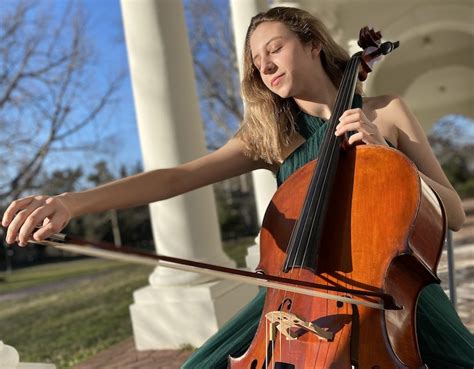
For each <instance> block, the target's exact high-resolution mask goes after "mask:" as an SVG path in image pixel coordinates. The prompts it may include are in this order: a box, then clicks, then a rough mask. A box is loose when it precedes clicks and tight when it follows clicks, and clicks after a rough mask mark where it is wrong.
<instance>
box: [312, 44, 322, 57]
mask: <svg viewBox="0 0 474 369" xmlns="http://www.w3.org/2000/svg"><path fill="white" fill-rule="evenodd" d="M322 47H323V44H322V43H321V42H317V41H313V42H312V48H311V53H312V54H313V55H314V56H317V55H319V53H320V52H321V49H322Z"/></svg>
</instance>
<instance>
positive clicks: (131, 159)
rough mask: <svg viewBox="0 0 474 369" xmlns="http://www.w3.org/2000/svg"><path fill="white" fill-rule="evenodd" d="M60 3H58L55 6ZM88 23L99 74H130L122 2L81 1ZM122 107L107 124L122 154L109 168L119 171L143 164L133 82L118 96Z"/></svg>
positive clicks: (109, 0) (112, 161) (113, 158)
mask: <svg viewBox="0 0 474 369" xmlns="http://www.w3.org/2000/svg"><path fill="white" fill-rule="evenodd" d="M58 2H60V1H59V0H56V3H58ZM81 2H82V3H83V5H84V7H85V9H86V11H87V14H88V15H89V16H90V19H89V22H90V23H89V28H88V30H89V36H92V37H93V42H94V44H95V49H96V52H97V53H98V57H99V63H100V64H99V70H101V71H103V73H107V72H108V71H109V68H112V69H113V70H122V69H124V68H126V69H127V71H128V61H127V52H126V46H125V41H124V35H123V28H122V16H121V12H120V2H119V0H100V1H98V0H81ZM119 96H120V99H121V103H120V104H119V106H118V107H117V109H116V110H115V112H114V115H113V116H112V117H111V118H110V120H109V121H108V122H107V129H108V130H110V133H111V134H116V135H117V136H118V139H119V142H118V143H119V147H120V150H118V151H117V153H116V155H114V156H113V157H112V158H109V160H110V168H111V169H113V170H118V168H119V167H120V165H121V164H126V165H132V164H135V163H136V162H137V161H141V153H140V146H139V141H138V132H137V125H136V118H135V110H134V106H133V96H132V89H131V81H130V78H129V76H128V74H127V77H126V79H125V81H124V83H123V85H122V88H121V90H120V92H119Z"/></svg>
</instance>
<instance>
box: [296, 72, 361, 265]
mask: <svg viewBox="0 0 474 369" xmlns="http://www.w3.org/2000/svg"><path fill="white" fill-rule="evenodd" d="M356 66H357V64H356V63H351V64H350V65H349V68H350V69H351V70H350V71H349V72H348V74H347V75H348V76H350V75H351V74H352V73H353V69H355V67H356ZM346 80H347V82H346V81H343V82H346V83H345V84H349V87H350V88H346V87H345V86H344V87H342V88H343V90H342V91H343V96H344V94H345V95H346V96H344V97H343V98H341V99H340V100H342V101H345V100H347V99H348V98H349V96H350V94H351V90H352V87H353V86H354V83H353V81H351V79H350V78H349V77H347V78H346ZM351 82H352V83H351ZM338 100H339V99H338ZM341 105H342V103H338V106H337V107H336V111H337V115H336V116H337V117H338V118H339V117H340V115H342V112H341V110H344V108H345V107H344V106H342V107H341ZM332 125H334V122H333V124H332ZM332 128H333V127H332V126H329V127H328V128H327V132H326V133H327V134H329V135H330V142H329V144H328V145H325V149H326V151H325V153H324V154H325V155H329V160H324V164H326V165H327V166H328V165H329V164H330V163H331V162H332V159H333V157H334V155H335V152H336V150H340V145H337V139H338V137H336V136H335V135H334V134H333V132H332V131H333V129H332ZM334 141H336V142H334ZM331 149H332V151H329V150H331ZM328 152H329V154H328ZM321 157H322V156H321ZM330 169H331V168H330V167H329V166H328V167H327V168H326V169H325V170H324V168H323V171H322V173H323V175H324V177H323V179H322V180H321V181H322V183H323V186H321V187H320V189H321V190H320V191H319V193H317V194H316V196H314V194H313V196H311V198H310V204H311V205H310V206H311V207H313V204H314V202H315V201H316V207H318V205H319V204H321V205H319V211H316V209H315V211H314V212H315V213H316V214H320V210H321V206H322V196H323V195H325V194H327V192H326V191H322V189H323V188H325V187H326V184H327V181H328V175H329V171H330ZM332 170H336V168H332ZM315 187H316V186H315ZM315 191H316V188H314V190H313V192H315ZM311 207H310V209H311ZM307 219H309V217H308V218H307ZM315 220H316V218H313V219H312V222H311V224H310V229H309V234H310V235H311V234H312V233H313V232H314V231H313V229H314V226H315V224H316V222H315ZM311 238H312V237H306V244H305V246H304V254H303V260H305V258H306V255H307V252H308V250H309V248H310V246H311V245H310V244H309V241H310V239H311Z"/></svg>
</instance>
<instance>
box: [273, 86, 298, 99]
mask: <svg viewBox="0 0 474 369" xmlns="http://www.w3.org/2000/svg"><path fill="white" fill-rule="evenodd" d="M273 93H274V94H276V95H278V96H280V97H281V98H282V99H287V98H289V97H293V95H292V94H291V93H290V91H289V90H288V89H286V88H282V89H280V90H278V91H273Z"/></svg>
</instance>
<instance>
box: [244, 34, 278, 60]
mask: <svg viewBox="0 0 474 369" xmlns="http://www.w3.org/2000/svg"><path fill="white" fill-rule="evenodd" d="M277 38H284V37H283V36H275V37H272V38H271V39H270V40H268V41H267V42H266V43H265V47H267V46H268V44H269V43H270V42H272V41H273V40H275V39H277ZM257 56H259V55H258V54H257V55H255V56H254V57H253V58H252V61H253V62H254V63H255V59H256V58H257Z"/></svg>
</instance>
